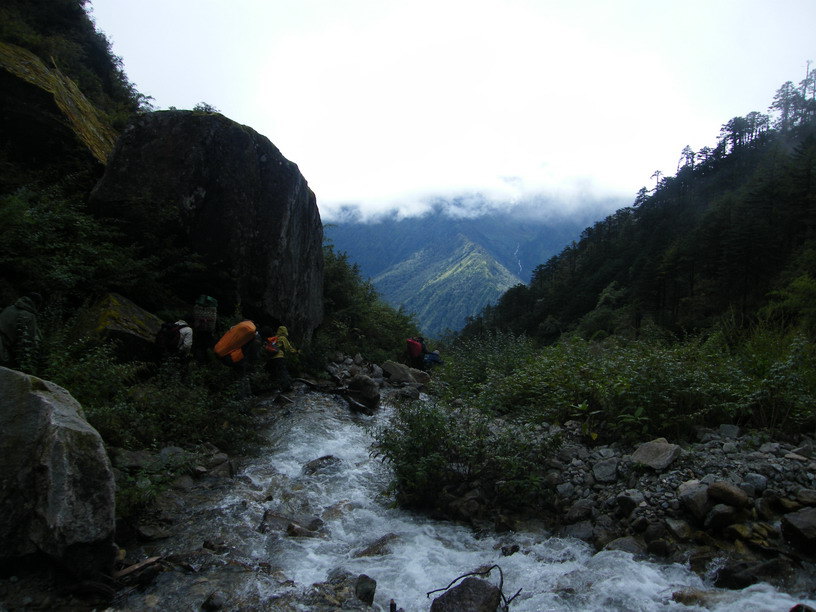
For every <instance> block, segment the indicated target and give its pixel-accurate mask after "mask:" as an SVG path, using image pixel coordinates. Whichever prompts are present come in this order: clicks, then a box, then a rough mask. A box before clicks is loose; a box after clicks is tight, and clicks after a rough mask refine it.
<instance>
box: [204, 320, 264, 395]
mask: <svg viewBox="0 0 816 612" xmlns="http://www.w3.org/2000/svg"><path fill="white" fill-rule="evenodd" d="M260 351H261V339H260V335H259V334H258V329H257V327H256V326H255V323H254V322H253V321H250V320H249V319H245V320H243V321H241V322H240V323H237V324H236V325H233V326H232V327H230V328H229V330H228V331H227V333H225V334H224V335H223V336H221V339H220V340H219V341H218V342H217V343H216V344H215V347H214V348H213V352H214V353H215V355H216V357H218V359H219V360H220V361H221V363H223V364H224V365H227V366H229V367H230V368H232V371H233V373H234V375H235V377H236V379H237V380H238V381H239V387H240V395H241V396H242V397H249V396H250V395H251V394H252V390H251V387H250V385H249V375H250V374H251V372H252V368H253V366H254V365H255V363H256V362H257V361H258V359H259V358H260Z"/></svg>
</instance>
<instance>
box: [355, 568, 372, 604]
mask: <svg viewBox="0 0 816 612" xmlns="http://www.w3.org/2000/svg"><path fill="white" fill-rule="evenodd" d="M376 591H377V581H376V580H374V579H373V578H371V577H370V576H366V575H365V574H360V575H359V576H358V577H357V582H355V584H354V594H355V595H356V596H357V599H359V600H360V601H362V602H363V603H365V604H368V605H369V606H370V605H373V604H374V594H375V593H376Z"/></svg>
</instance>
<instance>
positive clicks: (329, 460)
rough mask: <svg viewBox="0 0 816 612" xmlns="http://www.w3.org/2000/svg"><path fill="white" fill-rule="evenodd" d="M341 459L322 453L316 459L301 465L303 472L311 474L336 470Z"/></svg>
mask: <svg viewBox="0 0 816 612" xmlns="http://www.w3.org/2000/svg"><path fill="white" fill-rule="evenodd" d="M342 463H343V460H342V459H340V458H339V457H335V456H334V455H324V456H323V457H318V458H317V459H312V460H311V461H309V462H308V463H307V464H306V465H304V466H303V473H304V474H307V475H309V476H311V475H312V474H316V473H317V472H336V471H337V470H338V469H339V468H340V465H341V464H342Z"/></svg>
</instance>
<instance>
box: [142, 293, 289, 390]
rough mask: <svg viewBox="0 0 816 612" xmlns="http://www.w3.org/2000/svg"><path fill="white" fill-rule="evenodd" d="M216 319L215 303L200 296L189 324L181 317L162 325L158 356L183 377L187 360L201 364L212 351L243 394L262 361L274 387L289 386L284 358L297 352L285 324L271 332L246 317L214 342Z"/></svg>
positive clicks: (158, 338)
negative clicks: (177, 370)
mask: <svg viewBox="0 0 816 612" xmlns="http://www.w3.org/2000/svg"><path fill="white" fill-rule="evenodd" d="M217 320H218V302H217V301H216V300H215V298H212V297H210V296H207V295H202V296H200V297H199V298H198V300H196V303H195V305H194V307H193V317H192V324H188V323H187V321H185V320H184V319H179V320H177V321H174V322H172V323H171V322H168V323H163V324H162V326H161V329H160V330H159V331H158V333H157V334H156V346H157V348H158V350H159V358H160V359H166V360H168V361H175V362H176V363H177V364H178V366H179V367H180V369H181V372H182V377H183V378H186V377H187V372H188V368H189V363H190V361H192V360H193V359H195V360H196V361H198V362H200V363H204V362H206V361H207V360H208V359H209V354H210V351H211V352H212V354H213V355H214V356H215V357H216V358H217V359H218V360H219V361H220V362H221V363H223V364H224V365H226V366H228V367H229V368H231V369H232V371H233V373H234V374H235V378H236V379H237V380H239V381H240V382H241V387H242V394H244V395H248V394H249V389H248V386H249V381H248V376H249V375H250V374H251V373H252V372H253V370H254V369H255V367H256V365H257V364H258V363H259V362H261V361H262V360H264V361H265V369H266V372H267V373H268V374H269V376H270V378H271V380H272V382H273V384H274V385H275V387H276V388H277V389H278V390H279V391H280V392H282V393H283V392H285V391H288V390H289V389H290V388H291V386H292V377H291V374H290V373H289V369H288V367H287V363H286V358H287V356H288V355H289V356H291V355H294V354H296V353H297V352H298V351H297V349H295V347H294V346H293V345H292V343H291V342H290V341H289V330H288V329H287V328H286V326H284V325H281V326H279V327H278V329H277V331H276V332H273V331H272V328H270V327H263V328H261V329H259V328H258V327H257V326H256V324H255V322H254V321H251V320H249V319H245V320H243V321H240V322H239V323H236V324H235V325H233V326H232V327H230V328H229V329H228V330H227V331H226V333H224V334H223V335H222V336H221V337H220V339H219V340H218V341H217V342H216V341H215V337H216V324H217Z"/></svg>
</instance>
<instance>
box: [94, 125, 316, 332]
mask: <svg viewBox="0 0 816 612" xmlns="http://www.w3.org/2000/svg"><path fill="white" fill-rule="evenodd" d="M89 204H90V206H91V208H92V209H93V210H94V211H95V212H96V213H97V214H98V215H100V216H103V217H109V218H112V219H113V220H114V222H115V223H116V226H117V227H118V228H120V229H121V231H122V232H124V233H125V234H127V235H128V236H129V237H130V238H131V239H132V240H134V241H137V242H139V241H141V242H144V243H145V244H157V243H160V242H169V241H172V244H173V247H174V249H175V250H176V251H175V252H178V251H185V250H188V251H189V252H190V253H191V254H192V255H194V256H197V257H198V258H199V260H200V262H201V264H202V265H203V266H205V267H206V268H208V269H212V270H217V271H218V274H209V275H206V276H201V274H200V273H199V272H198V271H197V269H196V271H191V272H190V273H185V272H184V271H181V272H178V273H177V274H176V275H175V277H174V280H175V282H176V283H177V284H178V285H179V286H183V287H188V286H189V287H196V291H197V292H204V293H207V294H208V295H212V296H213V297H215V298H216V299H218V301H219V306H220V307H221V308H222V309H223V310H224V312H232V311H233V308H234V307H235V306H236V305H237V304H240V305H241V306H242V308H243V310H244V313H245V314H246V315H247V316H251V317H257V316H260V317H262V318H265V319H269V320H277V321H282V322H284V323H285V324H286V325H287V327H288V328H289V330H290V331H291V332H292V333H293V334H294V335H295V337H296V338H300V339H307V338H309V337H310V336H311V333H312V330H314V329H315V328H316V327H317V326H318V325H319V324H320V322H321V320H322V318H323V289H322V283H323V226H322V224H321V222H320V214H319V212H318V208H317V203H316V199H315V195H314V193H313V192H312V190H311V189H309V186H308V184H307V183H306V180H305V179H304V177H303V175H302V174H301V173H300V170H299V169H298V167H297V165H295V164H294V163H292V162H291V161H289V160H288V159H286V158H285V157H284V156H283V155H282V154H281V152H280V151H279V150H278V149H277V148H276V147H275V146H274V145H273V144H272V143H271V142H270V141H269V139H268V138H266V137H265V136H262V135H261V134H258V133H257V132H256V131H255V130H253V129H251V128H249V127H247V126H244V125H240V124H238V123H236V122H234V121H231V120H230V119H228V118H226V117H224V116H223V115H221V114H218V113H204V112H196V111H180V110H169V111H157V112H152V113H140V114H138V115H135V116H134V117H133V118H132V119H131V121H130V123H129V124H128V125H127V127H126V128H125V129H124V131H123V132H122V134H121V135H120V137H119V140H118V141H117V143H116V147H115V149H114V151H113V153H112V154H111V155H110V157H109V158H108V164H107V167H106V169H105V174H104V175H103V177H102V179H101V180H100V181H99V183H98V184H97V185H96V187H95V188H94V190H93V192H92V193H91V197H90V201H89ZM157 219H161V221H160V222H158V221H157ZM174 263H175V262H174ZM202 283H203V284H202ZM145 299H146V300H150V299H152V298H151V297H150V296H148V295H146V296H145ZM155 299H156V300H157V301H156V303H146V304H145V306H146V307H148V308H150V309H153V310H157V309H158V308H160V307H164V306H165V304H164V303H159V302H158V300H159V299H160V297H159V296H158V295H157V296H156V297H155Z"/></svg>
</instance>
